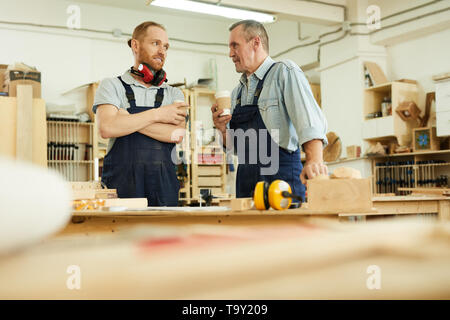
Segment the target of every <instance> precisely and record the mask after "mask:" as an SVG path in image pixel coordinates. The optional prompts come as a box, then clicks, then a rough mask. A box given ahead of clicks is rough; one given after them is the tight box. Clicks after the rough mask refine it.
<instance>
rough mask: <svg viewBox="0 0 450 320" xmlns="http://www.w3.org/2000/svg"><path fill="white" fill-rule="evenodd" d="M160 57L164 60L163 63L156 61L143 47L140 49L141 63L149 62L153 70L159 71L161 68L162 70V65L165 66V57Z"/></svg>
mask: <svg viewBox="0 0 450 320" xmlns="http://www.w3.org/2000/svg"><path fill="white" fill-rule="evenodd" d="M160 58H161V60H162V63H161V64H159V63H157V62H155V61H154V60H153V58H152V57H150V56H149V55H148V53H147V51H145V50H144V49H143V48H141V49H140V50H139V62H140V63H142V62H145V63H147V64H148V65H149V66H150V67H151V68H152V69H153V71H159V70H161V69H162V67H163V66H164V58H163V57H160Z"/></svg>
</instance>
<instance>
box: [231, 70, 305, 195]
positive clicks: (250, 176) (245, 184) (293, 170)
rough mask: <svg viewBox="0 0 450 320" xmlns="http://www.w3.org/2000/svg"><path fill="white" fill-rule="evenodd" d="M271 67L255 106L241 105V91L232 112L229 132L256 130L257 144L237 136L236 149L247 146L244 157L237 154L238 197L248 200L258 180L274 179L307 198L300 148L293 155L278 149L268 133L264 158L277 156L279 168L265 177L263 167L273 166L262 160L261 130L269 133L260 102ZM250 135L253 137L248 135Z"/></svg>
mask: <svg viewBox="0 0 450 320" xmlns="http://www.w3.org/2000/svg"><path fill="white" fill-rule="evenodd" d="M274 65H275V63H274V64H272V66H271V67H270V68H269V70H267V72H266V74H265V75H264V77H263V79H262V80H260V81H259V82H258V85H257V87H256V91H255V95H254V98H253V104H251V105H244V106H241V96H242V88H241V90H240V91H239V93H238V97H237V102H236V108H235V109H234V111H233V115H232V118H231V121H230V129H233V130H237V129H242V130H244V132H246V131H247V130H249V129H254V130H255V131H256V133H257V134H256V137H257V141H258V142H257V143H256V144H255V143H250V142H249V141H247V139H245V141H242V139H241V141H238V139H237V137H236V135H235V136H234V138H233V144H234V150H235V151H238V150H239V149H238V147H237V145H238V144H239V143H240V144H242V143H245V155H241V154H239V152H238V159H239V166H238V170H237V176H236V197H237V198H246V197H252V196H253V191H254V189H255V186H256V183H257V182H259V181H267V182H268V183H271V182H272V181H274V180H277V179H281V180H284V181H286V182H287V183H289V185H290V186H291V189H292V192H293V193H294V194H296V195H298V196H301V197H302V198H303V201H304V199H305V186H304V185H303V184H302V183H301V181H300V174H301V172H302V169H303V165H302V162H301V160H300V148H298V149H297V150H296V151H294V152H290V151H288V150H285V149H283V148H281V147H279V146H278V144H277V143H276V142H275V141H274V140H273V139H272V137H271V136H270V134H269V133H268V132H267V131H266V132H267V137H266V138H265V140H266V144H267V147H266V150H267V151H265V150H263V152H262V154H263V156H265V155H267V156H268V157H272V156H275V155H276V154H277V153H278V156H279V169H278V171H277V172H276V173H275V174H272V175H262V174H261V168H264V167H270V163H269V164H264V162H267V161H261V160H263V159H261V154H260V146H261V145H260V143H262V145H264V139H263V141H261V135H260V134H259V132H260V130H261V129H265V130H267V128H266V126H265V124H264V122H263V119H262V117H261V114H260V112H259V107H258V100H259V96H260V93H261V90H262V88H263V84H264V80H265V79H266V76H267V74H268V73H269V71H270V70H271V69H272V67H273V66H274ZM248 136H250V135H248ZM255 153H256V163H254V162H255V161H253V164H252V163H251V162H250V160H251V154H255Z"/></svg>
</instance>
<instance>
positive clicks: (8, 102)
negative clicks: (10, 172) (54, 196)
mask: <svg viewBox="0 0 450 320" xmlns="http://www.w3.org/2000/svg"><path fill="white" fill-rule="evenodd" d="M32 113H33V125H32V127H33V129H32V144H33V149H32V161H33V163H35V164H37V165H40V166H44V167H47V127H46V125H45V121H46V113H45V101H44V100H42V99H33V107H32ZM0 114H1V117H0V154H2V155H4V156H8V157H12V158H15V157H16V150H17V149H16V136H17V98H15V97H0Z"/></svg>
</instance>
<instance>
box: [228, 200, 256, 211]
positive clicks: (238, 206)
mask: <svg viewBox="0 0 450 320" xmlns="http://www.w3.org/2000/svg"><path fill="white" fill-rule="evenodd" d="M252 207H253V199H252V198H239V199H231V210H232V211H244V210H250V209H251V208H252Z"/></svg>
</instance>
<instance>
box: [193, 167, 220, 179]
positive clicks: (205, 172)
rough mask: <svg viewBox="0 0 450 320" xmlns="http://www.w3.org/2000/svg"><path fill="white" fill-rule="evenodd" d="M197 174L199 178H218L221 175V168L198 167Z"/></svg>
mask: <svg viewBox="0 0 450 320" xmlns="http://www.w3.org/2000/svg"><path fill="white" fill-rule="evenodd" d="M197 174H198V175H199V176H220V175H221V174H222V167H221V165H217V166H201V165H199V166H198V172H197Z"/></svg>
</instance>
